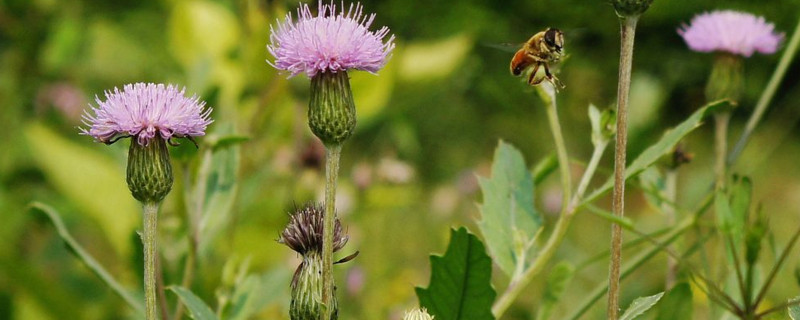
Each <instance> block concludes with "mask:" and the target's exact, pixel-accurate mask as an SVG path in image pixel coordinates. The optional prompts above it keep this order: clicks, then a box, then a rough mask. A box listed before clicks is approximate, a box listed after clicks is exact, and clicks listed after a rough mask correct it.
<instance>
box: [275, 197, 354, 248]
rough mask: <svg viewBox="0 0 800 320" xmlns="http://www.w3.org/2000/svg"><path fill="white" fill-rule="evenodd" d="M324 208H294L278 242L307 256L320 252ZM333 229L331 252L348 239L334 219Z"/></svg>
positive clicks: (310, 206) (315, 206)
mask: <svg viewBox="0 0 800 320" xmlns="http://www.w3.org/2000/svg"><path fill="white" fill-rule="evenodd" d="M324 213H325V208H323V206H322V205H314V204H311V203H308V204H306V205H304V206H302V207H299V208H296V209H295V211H294V213H292V215H291V217H290V218H289V224H288V225H287V226H286V228H285V229H283V232H281V237H280V238H279V239H278V242H280V243H283V244H285V245H286V246H288V247H289V248H291V249H292V250H294V251H296V252H297V253H299V254H301V255H303V256H307V255H310V254H319V253H321V252H322V226H323V217H324ZM334 224H335V227H334V228H333V252H336V251H339V250H340V249H342V247H344V245H345V244H347V240H348V239H349V237H348V236H347V235H345V234H344V232H343V231H342V224H341V222H339V219H338V218H336V220H335V222H334Z"/></svg>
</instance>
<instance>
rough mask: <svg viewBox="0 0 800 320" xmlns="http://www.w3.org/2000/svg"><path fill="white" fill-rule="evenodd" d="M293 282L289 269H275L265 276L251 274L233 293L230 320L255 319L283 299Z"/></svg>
mask: <svg viewBox="0 0 800 320" xmlns="http://www.w3.org/2000/svg"><path fill="white" fill-rule="evenodd" d="M290 281H291V274H290V273H289V269H286V268H274V269H273V270H272V271H270V272H267V273H265V274H251V275H248V276H247V278H245V279H244V281H242V283H241V284H239V285H237V286H236V288H235V289H234V292H233V297H232V301H231V302H230V303H231V307H230V308H231V311H230V312H229V314H230V316H228V317H225V318H226V319H229V320H246V319H250V318H252V317H253V315H255V314H257V313H258V312H260V311H261V310H263V309H264V308H266V307H267V306H269V305H270V304H273V303H275V302H277V301H279V299H281V298H282V297H284V295H283V293H284V292H285V290H286V288H287V287H288V285H287V284H288V283H289V282H290Z"/></svg>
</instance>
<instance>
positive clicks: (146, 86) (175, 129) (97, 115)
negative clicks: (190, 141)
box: [81, 83, 212, 146]
mask: <svg viewBox="0 0 800 320" xmlns="http://www.w3.org/2000/svg"><path fill="white" fill-rule="evenodd" d="M184 92H185V89H184V88H180V89H179V88H178V87H176V86H173V85H167V86H165V85H163V84H154V83H136V84H127V85H125V86H124V87H123V88H122V91H120V90H119V89H117V88H114V91H113V92H112V91H106V92H105V95H106V100H105V101H102V100H100V98H99V97H95V101H96V102H97V107H92V113H94V114H91V113H90V112H89V111H86V112H85V113H84V115H83V123H84V124H85V125H87V126H88V127H89V128H81V133H82V134H86V135H90V136H92V137H94V138H95V139H96V140H97V141H100V142H103V143H106V144H111V143H114V142H115V141H117V140H118V139H119V138H124V137H135V138H136V142H138V143H139V144H140V145H142V146H147V145H148V144H149V143H150V141H151V140H152V139H154V138H161V139H164V140H166V141H170V139H172V138H183V137H188V138H191V137H194V136H202V135H204V134H205V130H206V127H207V126H208V125H209V124H211V122H212V120H211V119H209V114H210V113H211V108H205V109H204V106H205V102H202V101H200V99H199V98H198V97H197V96H192V97H191V98H188V97H186V96H185V95H184Z"/></svg>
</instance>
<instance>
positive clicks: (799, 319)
mask: <svg viewBox="0 0 800 320" xmlns="http://www.w3.org/2000/svg"><path fill="white" fill-rule="evenodd" d="M798 300H800V296H799V297H795V298H794V299H792V300H791V301H798ZM789 317H791V318H792V320H800V305H798V304H795V305H793V306H790V307H789Z"/></svg>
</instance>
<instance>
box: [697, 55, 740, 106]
mask: <svg viewBox="0 0 800 320" xmlns="http://www.w3.org/2000/svg"><path fill="white" fill-rule="evenodd" d="M743 73H744V67H743V65H742V58H741V57H740V56H737V55H733V54H729V53H724V52H720V53H718V54H717V55H716V57H715V59H714V67H713V68H712V69H711V77H709V78H708V84H707V85H706V100H708V101H716V100H721V99H729V100H731V101H732V105H736V103H737V102H738V101H739V98H740V97H741V95H742V91H743V90H744V77H743V76H742V74H743Z"/></svg>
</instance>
